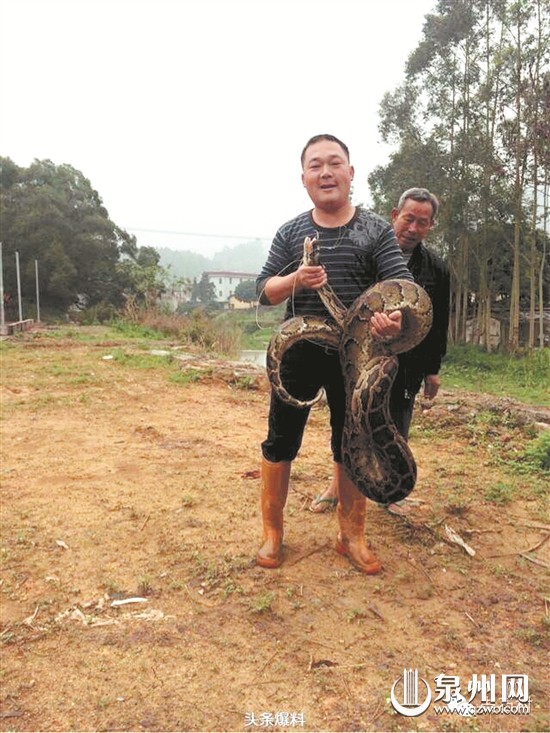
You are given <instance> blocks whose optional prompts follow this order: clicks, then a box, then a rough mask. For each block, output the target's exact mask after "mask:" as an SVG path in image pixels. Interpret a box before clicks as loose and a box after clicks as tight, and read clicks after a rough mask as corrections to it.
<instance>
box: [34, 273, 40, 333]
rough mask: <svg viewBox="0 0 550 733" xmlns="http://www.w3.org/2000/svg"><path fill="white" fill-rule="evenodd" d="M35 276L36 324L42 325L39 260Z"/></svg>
mask: <svg viewBox="0 0 550 733" xmlns="http://www.w3.org/2000/svg"><path fill="white" fill-rule="evenodd" d="M34 274H35V278H36V322H37V323H40V289H39V287H38V260H35V261H34Z"/></svg>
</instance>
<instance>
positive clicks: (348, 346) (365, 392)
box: [267, 237, 433, 504]
mask: <svg viewBox="0 0 550 733" xmlns="http://www.w3.org/2000/svg"><path fill="white" fill-rule="evenodd" d="M304 262H305V263H306V264H318V263H319V252H318V247H317V243H316V242H315V240H311V239H310V238H309V237H306V239H305V242H304ZM317 292H318V293H319V296H320V298H321V300H322V301H323V303H324V305H325V307H326V308H327V310H328V311H329V313H330V314H331V316H332V319H331V318H326V319H323V318H318V317H314V316H296V317H295V318H290V319H288V320H287V321H285V322H284V323H283V324H282V325H281V326H280V327H279V329H278V330H277V331H276V332H275V334H274V335H273V337H272V339H271V341H270V343H269V346H268V349H267V374H268V377H269V380H270V382H271V385H272V388H273V390H274V391H275V392H276V393H277V394H278V395H279V397H280V398H281V399H283V400H284V401H285V402H288V403H289V404H292V405H294V406H295V407H308V406H311V405H312V404H314V403H315V402H317V400H318V399H320V397H321V394H318V395H317V396H316V397H315V398H314V399H312V400H308V401H304V400H299V399H297V398H295V397H293V396H292V395H291V394H289V393H288V392H287V390H286V389H285V387H284V385H283V383H282V381H281V376H280V365H281V362H282V359H283V356H284V354H285V352H286V351H287V349H289V348H290V347H291V346H292V345H293V344H295V343H297V342H298V341H300V340H301V339H307V340H309V341H313V342H315V343H318V344H321V345H323V346H329V347H331V348H334V349H338V352H339V355H340V363H341V366H342V372H343V376H344V384H345V389H346V418H345V423H344V431H343V436H342V457H343V464H344V467H345V470H346V473H347V474H348V476H349V477H350V479H351V480H352V481H353V482H354V484H355V485H356V486H357V488H358V489H359V490H360V491H361V493H363V494H364V495H365V496H367V497H368V498H369V499H372V500H373V501H376V502H379V503H381V504H389V503H392V502H395V501H400V500H401V499H404V498H405V497H406V496H408V495H409V494H410V492H411V491H412V490H413V488H414V485H415V483H416V462H415V460H414V456H413V454H412V452H411V450H410V448H409V445H408V444H407V441H406V440H404V438H403V437H402V436H401V435H400V434H399V433H398V431H397V428H396V427H395V425H394V423H393V421H392V419H391V415H390V410H389V399H390V392H391V387H392V384H393V382H394V379H395V375H396V373H397V368H398V361H397V357H396V355H397V354H400V353H402V352H404V351H409V350H410V349H412V348H413V347H414V346H416V344H418V343H420V341H422V339H423V338H424V337H425V336H426V335H427V333H428V331H429V330H430V327H431V324H432V316H433V313H432V303H431V300H430V298H429V296H428V295H427V293H426V291H425V290H424V289H423V288H421V287H420V286H419V285H417V284H416V283H414V282H412V281H409V280H384V281H382V282H379V283H377V284H376V285H373V286H372V287H371V288H369V289H368V290H366V291H365V292H364V293H362V294H361V295H360V296H359V297H358V298H357V299H356V300H355V301H354V302H353V303H352V305H351V307H350V308H349V309H347V310H346V308H345V307H344V306H343V305H342V303H341V302H340V300H339V299H338V297H337V296H336V294H335V293H334V291H333V290H332V288H331V287H330V285H325V286H323V287H322V288H321V289H320V290H318V291H317ZM396 310H401V312H402V328H401V332H400V333H399V334H398V335H397V336H395V337H392V338H385V339H378V338H375V337H373V335H372V333H371V328H370V319H371V317H372V315H373V313H375V312H379V311H384V312H386V313H391V312H393V311H396Z"/></svg>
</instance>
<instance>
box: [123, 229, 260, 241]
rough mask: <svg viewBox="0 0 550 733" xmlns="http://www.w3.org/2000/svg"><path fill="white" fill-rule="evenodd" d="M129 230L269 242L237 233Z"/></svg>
mask: <svg viewBox="0 0 550 733" xmlns="http://www.w3.org/2000/svg"><path fill="white" fill-rule="evenodd" d="M126 229H128V230H129V231H131V232H147V233H149V234H175V235H177V236H182V237H211V238H216V239H247V240H252V241H255V242H256V241H260V242H271V238H268V237H250V236H248V235H246V236H245V235H242V236H241V235H237V234H208V233H206V232H178V231H174V230H171V229H141V228H139V227H126Z"/></svg>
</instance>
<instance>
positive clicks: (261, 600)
mask: <svg viewBox="0 0 550 733" xmlns="http://www.w3.org/2000/svg"><path fill="white" fill-rule="evenodd" d="M274 600H275V593H264V594H263V595H261V596H256V598H254V599H253V600H252V601H250V610H251V611H253V612H254V613H266V612H267V611H271V610H272V609H271V606H272V605H273V601H274Z"/></svg>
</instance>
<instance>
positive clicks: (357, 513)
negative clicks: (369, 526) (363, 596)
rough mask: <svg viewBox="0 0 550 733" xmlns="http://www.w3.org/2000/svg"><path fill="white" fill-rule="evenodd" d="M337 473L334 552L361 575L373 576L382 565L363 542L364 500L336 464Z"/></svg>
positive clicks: (341, 468) (340, 465)
mask: <svg viewBox="0 0 550 733" xmlns="http://www.w3.org/2000/svg"><path fill="white" fill-rule="evenodd" d="M339 473H340V477H339V479H340V480H339V481H338V509H337V512H338V522H339V524H340V533H339V535H338V539H337V540H336V551H337V552H339V553H340V555H345V556H346V557H348V558H349V560H350V561H351V563H352V564H353V565H355V567H356V568H357V569H358V570H361V572H363V573H366V574H367V575H376V573H378V572H380V570H381V569H382V565H381V563H380V561H379V560H378V558H377V557H376V555H375V554H374V553H373V552H372V551H371V550H369V548H368V547H367V543H366V542H365V517H366V514H367V500H366V498H365V497H364V496H363V494H362V493H361V492H360V491H359V489H357V488H356V486H355V484H354V483H353V482H352V481H351V480H350V479H349V478H348V475H347V474H346V472H345V470H344V467H343V465H342V464H339Z"/></svg>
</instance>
